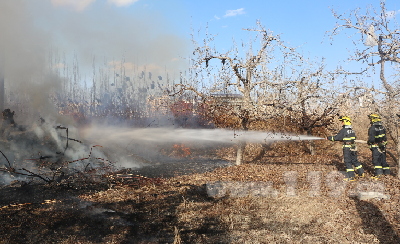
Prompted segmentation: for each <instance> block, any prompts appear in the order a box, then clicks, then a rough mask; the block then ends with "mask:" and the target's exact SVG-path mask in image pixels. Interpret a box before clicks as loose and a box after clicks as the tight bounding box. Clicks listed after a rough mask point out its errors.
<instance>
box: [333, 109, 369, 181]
mask: <svg viewBox="0 0 400 244" xmlns="http://www.w3.org/2000/svg"><path fill="white" fill-rule="evenodd" d="M339 121H341V122H342V124H343V127H342V129H341V130H340V131H339V133H338V134H337V135H335V136H328V137H327V138H326V139H327V140H329V141H342V142H343V158H344V163H345V165H346V173H347V178H345V179H344V180H345V181H354V180H355V172H354V171H355V170H356V171H357V174H358V176H359V177H364V169H363V167H362V164H361V163H360V162H359V161H358V159H357V149H356V144H355V142H354V141H355V140H356V133H355V132H354V130H353V128H352V126H351V119H350V117H348V116H340V117H339Z"/></svg>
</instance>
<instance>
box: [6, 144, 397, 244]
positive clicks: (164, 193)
mask: <svg viewBox="0 0 400 244" xmlns="http://www.w3.org/2000/svg"><path fill="white" fill-rule="evenodd" d="M295 148H296V144H286V145H281V144H277V145H275V146H274V147H273V148H272V149H271V150H269V151H268V153H267V155H265V157H264V158H263V159H262V160H261V161H259V162H257V163H248V164H243V165H239V166H231V167H225V168H219V169H216V170H214V171H212V172H207V173H201V174H200V173H198V174H190V175H183V176H176V177H172V178H168V179H164V180H163V181H160V182H159V183H157V184H152V183H149V184H147V185H144V186H142V187H139V188H137V187H136V188H135V187H130V186H120V187H114V188H113V189H102V190H96V191H85V192H79V194H76V195H75V196H76V198H75V200H74V201H71V200H68V199H70V198H64V199H59V201H58V202H56V203H51V204H46V205H42V204H33V205H29V206H23V207H19V208H4V209H2V210H1V211H0V214H1V217H2V218H0V219H2V220H1V224H2V226H5V225H8V226H7V227H5V228H3V230H2V231H1V232H0V234H1V237H2V239H3V240H7V242H5V243H18V241H21V240H23V241H25V243H33V240H34V241H40V242H42V243H46V242H48V243H54V242H59V243H398V241H399V234H400V233H399V230H400V215H399V213H398V209H399V207H400V201H399V200H400V192H399V189H400V180H399V179H398V178H396V177H395V176H394V175H392V176H389V177H387V178H384V179H382V180H381V181H380V182H378V183H377V182H374V181H372V180H371V179H370V178H368V177H367V178H365V179H360V180H358V181H356V182H350V183H348V184H346V185H340V184H342V181H341V177H343V176H341V175H340V174H336V175H333V173H332V172H334V173H335V172H336V173H337V172H338V171H342V170H344V166H343V163H342V161H341V160H342V159H341V153H340V150H341V149H340V147H339V148H338V147H337V145H336V144H324V143H321V145H319V146H318V148H319V149H320V150H317V152H318V151H319V152H324V153H323V154H322V153H321V154H317V155H313V156H311V155H307V154H304V153H302V152H301V150H296V149H295ZM297 148H299V146H298V145H297ZM321 149H323V151H322V150H321ZM226 150H228V149H226ZM288 152H290V153H288ZM360 161H362V162H363V163H364V164H365V166H367V167H366V168H367V173H368V175H370V174H371V165H370V163H369V151H368V150H367V149H366V148H360ZM390 163H391V164H393V162H390ZM396 171H397V170H396V169H395V168H394V171H393V174H396V173H397V172H396ZM315 172H317V174H315ZM330 176H332V177H330ZM333 176H334V177H333ZM329 177H330V178H329ZM327 179H330V180H331V181H333V182H334V183H337V184H336V185H335V184H330V182H331V181H329V180H327ZM335 180H336V181H335ZM216 181H231V182H272V184H273V187H274V189H275V190H276V191H277V192H278V196H277V197H256V196H251V195H249V196H247V197H240V198H234V197H229V196H226V197H222V198H217V199H214V198H210V197H208V196H207V194H206V190H205V185H206V184H208V183H210V182H216ZM374 184H380V185H383V186H384V190H385V194H388V195H390V199H388V200H368V201H359V200H357V198H355V197H354V194H355V192H356V191H358V190H359V189H365V188H368V187H370V186H374ZM339 186H342V188H340V187H339ZM1 193H2V194H4V193H5V192H4V191H3V192H1ZM54 194H57V192H54ZM58 194H59V193H58ZM70 194H72V193H70ZM2 204H3V205H4V201H3V202H2ZM32 224H34V227H35V228H33V229H32V227H33V225H32ZM28 227H29V228H28ZM54 232H56V233H58V234H54ZM33 235H35V238H33V239H29V238H28V237H29V236H33ZM21 236H23V237H21ZM12 240H17V241H12Z"/></svg>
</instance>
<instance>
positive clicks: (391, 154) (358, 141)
mask: <svg viewBox="0 0 400 244" xmlns="http://www.w3.org/2000/svg"><path fill="white" fill-rule="evenodd" d="M355 142H356V143H362V144H367V141H364V140H355ZM386 153H387V154H389V156H390V157H391V158H392V159H393V160H394V161H395V162H398V161H397V158H396V156H394V154H393V153H392V152H390V151H388V150H387V149H386Z"/></svg>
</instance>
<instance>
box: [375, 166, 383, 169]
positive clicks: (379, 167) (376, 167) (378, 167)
mask: <svg viewBox="0 0 400 244" xmlns="http://www.w3.org/2000/svg"><path fill="white" fill-rule="evenodd" d="M374 169H382V166H375V167H374Z"/></svg>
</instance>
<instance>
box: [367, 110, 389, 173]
mask: <svg viewBox="0 0 400 244" xmlns="http://www.w3.org/2000/svg"><path fill="white" fill-rule="evenodd" d="M368 118H369V120H370V123H371V126H370V127H369V129H368V141H367V143H368V145H369V148H370V149H371V152H372V164H373V165H374V171H375V175H374V176H373V177H372V178H373V179H375V180H377V179H379V178H380V177H381V176H382V174H383V175H390V168H389V165H388V164H387V162H386V144H387V138H386V128H385V127H384V126H383V125H382V122H381V117H380V116H379V114H374V113H372V114H370V115H368Z"/></svg>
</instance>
